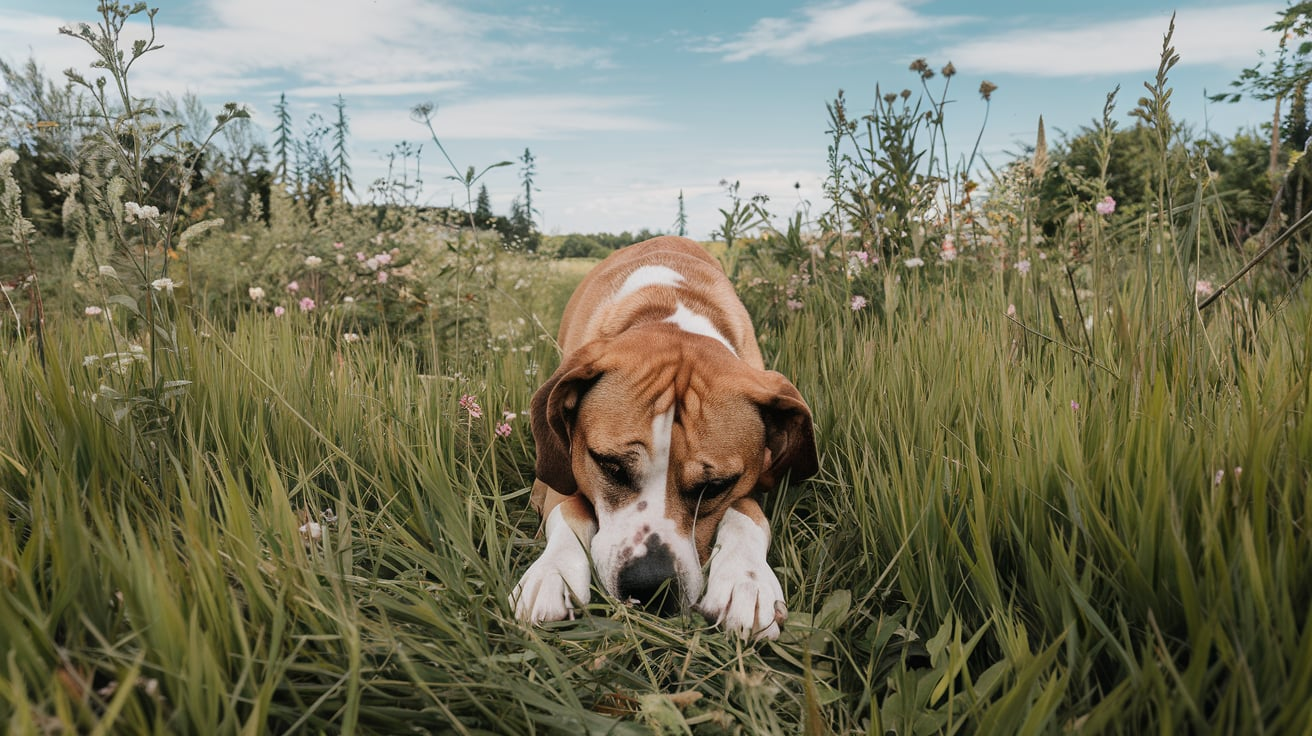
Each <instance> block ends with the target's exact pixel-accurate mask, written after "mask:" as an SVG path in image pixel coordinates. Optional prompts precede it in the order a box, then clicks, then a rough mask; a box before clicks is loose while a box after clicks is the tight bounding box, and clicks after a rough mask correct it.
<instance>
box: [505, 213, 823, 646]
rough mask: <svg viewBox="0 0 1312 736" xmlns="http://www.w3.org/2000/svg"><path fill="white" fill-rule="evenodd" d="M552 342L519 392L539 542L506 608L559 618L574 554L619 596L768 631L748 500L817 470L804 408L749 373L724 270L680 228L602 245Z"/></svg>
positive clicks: (771, 614) (768, 601)
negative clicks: (529, 439)
mask: <svg viewBox="0 0 1312 736" xmlns="http://www.w3.org/2000/svg"><path fill="white" fill-rule="evenodd" d="M560 346H561V348H562V350H563V352H564V357H563V360H562V362H561V365H560V368H559V369H557V370H556V372H555V373H554V374H553V375H552V376H551V378H550V379H548V380H547V382H546V383H545V384H543V385H542V387H541V388H539V389H538V391H537V392H536V393H535V394H534V395H533V402H532V423H533V438H534V440H535V441H536V443H537V468H536V475H537V479H536V480H535V481H534V483H533V493H532V503H533V506H534V507H535V508H537V510H538V511H539V512H540V513H541V514H542V517H543V520H544V521H543V524H544V529H545V533H546V538H547V546H546V550H545V551H544V552H543V553H542V556H541V557H539V558H538V560H537V561H536V562H534V563H533V565H532V566H531V567H529V569H528V571H527V572H525V573H524V576H523V577H522V578H521V579H520V581H519V584H518V585H516V586H515V589H514V592H513V593H512V594H511V596H510V601H511V605H512V606H513V607H514V609H515V614H516V616H518V617H519V618H520V619H521V620H523V621H525V622H528V623H532V624H537V623H541V622H543V621H557V620H561V619H565V618H572V617H573V616H574V606H575V605H576V604H577V605H583V604H585V603H587V602H588V599H589V597H590V592H589V584H590V582H591V569H590V566H589V551H590V552H591V560H592V563H593V564H594V565H595V567H596V571H597V576H598V578H599V579H600V580H601V583H602V585H603V586H604V587H605V589H606V590H607V591H608V592H609V593H610V594H612V595H614V596H615V597H616V598H618V599H620V600H622V601H637V602H639V603H641V604H643V605H644V606H646V607H647V608H649V609H655V610H658V611H660V612H662V613H668V612H670V611H671V610H673V609H677V608H679V607H681V606H695V607H696V608H697V610H699V611H701V612H702V613H703V614H704V615H705V616H706V617H707V618H709V619H711V620H713V621H715V622H717V623H718V624H720V625H722V626H723V627H724V628H725V629H726V630H728V631H730V632H735V633H738V634H741V635H743V636H744V637H749V638H769V639H773V638H775V637H777V636H778V635H779V625H780V624H781V623H782V622H783V620H784V618H785V617H786V616H787V607H786V606H785V604H784V597H783V589H782V588H781V587H780V585H779V580H778V578H777V577H775V574H774V571H773V570H771V569H770V565H769V564H768V563H767V562H766V550H767V548H768V547H769V544H770V532H769V528H768V527H767V523H766V518H765V515H764V514H763V513H762V512H761V507H760V505H759V503H758V502H757V498H758V496H759V494H761V493H763V492H765V491H768V490H771V489H772V488H774V487H775V485H776V484H777V483H778V482H779V481H780V479H782V478H783V477H784V476H785V475H790V476H791V478H792V479H793V480H794V481H797V480H800V479H802V478H806V477H808V476H810V475H812V474H814V473H815V472H816V469H817V460H816V452H815V440H814V436H813V432H812V425H811V410H810V409H809V408H808V407H807V405H806V402H804V401H803V400H802V396H801V394H799V393H798V391H797V389H796V388H795V387H794V386H793V384H791V383H789V382H788V380H787V379H786V378H784V377H783V375H781V374H779V373H776V372H774V371H767V370H765V367H764V365H763V363H762V360H761V351H760V348H759V347H757V344H756V336H755V335H754V333H753V330H752V322H751V319H750V318H749V317H748V315H747V311H746V310H745V309H744V308H743V305H742V303H741V302H740V301H739V300H738V297H737V296H736V295H735V294H734V291H733V287H732V285H731V284H730V283H729V279H728V278H727V277H726V276H725V274H724V271H723V269H721V268H720V266H719V264H718V263H717V262H716V261H715V259H714V258H712V257H711V256H710V255H709V254H707V253H706V251H705V250H703V249H702V247H701V246H700V245H698V244H697V243H695V242H693V241H691V240H687V239H684V238H675V237H661V238H654V239H652V240H648V241H645V242H642V243H638V244H637V245H632V246H629V247H628V248H624V249H622V250H620V251H617V252H615V253H613V254H612V255H611V256H610V257H609V258H607V259H606V260H604V261H602V262H601V263H600V264H599V265H598V266H597V267H596V268H595V269H594V270H593V271H592V272H591V273H589V274H588V276H587V277H586V278H584V279H583V282H582V283H581V284H580V285H579V287H578V290H577V291H575V292H574V295H573V297H572V298H571V299H570V301H569V304H568V305H567V306H566V308H565V314H564V317H563V318H562V320H561V325H560ZM708 563H709V565H710V567H709V571H708V572H707V573H706V576H705V579H703V574H702V568H703V566H704V565H706V564H708Z"/></svg>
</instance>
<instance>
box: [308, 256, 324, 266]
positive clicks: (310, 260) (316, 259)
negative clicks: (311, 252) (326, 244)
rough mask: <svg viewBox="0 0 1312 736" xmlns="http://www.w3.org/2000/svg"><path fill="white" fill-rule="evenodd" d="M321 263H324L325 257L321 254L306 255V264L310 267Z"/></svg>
mask: <svg viewBox="0 0 1312 736" xmlns="http://www.w3.org/2000/svg"><path fill="white" fill-rule="evenodd" d="M320 263H323V259H322V258H320V257H319V256H306V257H305V265H307V266H309V267H310V268H316V267H318V265H319V264H320Z"/></svg>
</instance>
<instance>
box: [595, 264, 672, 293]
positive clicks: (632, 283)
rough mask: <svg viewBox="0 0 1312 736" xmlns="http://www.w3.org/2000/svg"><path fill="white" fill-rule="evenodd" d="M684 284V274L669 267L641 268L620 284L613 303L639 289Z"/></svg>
mask: <svg viewBox="0 0 1312 736" xmlns="http://www.w3.org/2000/svg"><path fill="white" fill-rule="evenodd" d="M682 283H683V274H681V273H679V272H678V271H675V270H674V269H672V268H670V267H669V266H640V267H638V268H636V269H634V271H633V273H631V274H629V277H628V278H626V279H624V283H623V284H620V288H619V291H617V292H615V296H614V297H612V298H611V301H619V300H621V299H623V298H624V297H626V296H628V295H629V294H632V293H633V292H635V291H637V290H638V289H642V288H645V287H648V286H678V285H679V284H682Z"/></svg>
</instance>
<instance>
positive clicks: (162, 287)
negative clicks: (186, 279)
mask: <svg viewBox="0 0 1312 736" xmlns="http://www.w3.org/2000/svg"><path fill="white" fill-rule="evenodd" d="M177 285H178V284H177V283H176V282H174V281H173V279H171V278H168V277H167V276H166V277H164V278H162V279H155V280H154V281H152V282H150V288H152V289H154V290H155V291H164V292H168V293H169V294H172V293H173V287H175V286H177Z"/></svg>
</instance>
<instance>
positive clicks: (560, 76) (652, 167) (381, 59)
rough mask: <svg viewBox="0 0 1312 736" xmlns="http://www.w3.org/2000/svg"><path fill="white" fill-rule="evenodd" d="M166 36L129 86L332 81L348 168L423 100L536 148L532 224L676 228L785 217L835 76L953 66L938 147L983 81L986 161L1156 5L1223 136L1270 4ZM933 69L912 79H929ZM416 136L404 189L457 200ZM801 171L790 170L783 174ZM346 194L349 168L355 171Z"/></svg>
mask: <svg viewBox="0 0 1312 736" xmlns="http://www.w3.org/2000/svg"><path fill="white" fill-rule="evenodd" d="M151 5H152V6H158V7H160V12H159V15H158V16H157V18H156V20H157V25H158V27H159V40H160V41H161V42H162V43H163V44H164V45H165V48H164V49H163V50H161V51H158V52H155V53H153V54H150V55H148V56H146V57H144V58H143V59H141V61H140V62H139V65H138V66H137V67H134V74H135V75H136V76H135V77H134V78H135V80H136V84H137V91H138V92H139V93H141V94H151V93H158V92H171V93H173V94H174V95H180V94H182V93H183V92H186V91H191V92H195V93H196V94H199V95H200V96H201V97H202V98H203V99H204V100H205V101H206V102H207V103H209V104H210V105H211V107H212V109H217V108H218V106H219V105H220V104H221V103H223V102H225V101H228V100H235V101H239V102H244V103H246V104H248V105H249V106H250V107H251V108H252V110H253V111H254V113H255V117H256V119H257V121H258V122H259V123H260V124H261V125H262V126H264V127H265V128H269V127H271V118H272V115H273V112H272V108H273V104H274V102H275V101H276V100H277V99H278V95H279V94H280V93H283V92H285V93H286V94H287V97H288V101H289V102H290V105H291V112H292V115H293V118H294V123H295V124H296V125H297V126H298V127H299V126H301V125H303V124H304V122H305V121H306V118H307V117H308V116H309V115H310V114H311V113H314V112H318V113H320V114H325V115H327V114H329V113H330V111H331V106H332V103H333V102H334V101H335V99H336V97H337V95H338V94H339V93H340V94H342V95H343V96H344V97H345V98H346V103H347V112H348V115H349V116H350V118H351V127H352V130H353V141H352V142H353V145H354V149H353V151H352V165H353V167H354V169H355V177H356V180H357V183H358V184H360V185H363V184H366V183H367V182H368V181H370V180H372V179H374V178H375V177H377V176H379V175H380V174H381V173H382V171H383V166H384V163H383V160H384V156H385V155H386V154H387V153H388V152H389V151H391V150H392V148H393V146H394V145H395V144H396V143H398V142H400V141H410V142H412V143H415V144H419V143H427V138H428V134H427V131H426V130H425V129H424V128H423V127H422V126H420V125H419V124H417V123H415V122H414V121H413V120H411V118H410V116H409V109H410V108H411V107H412V106H413V105H414V104H416V103H419V102H424V101H432V102H435V103H436V104H437V105H438V108H437V113H436V116H435V118H434V122H435V125H436V127H437V131H438V134H439V135H440V136H441V138H442V142H443V144H444V145H445V146H446V148H447V150H448V151H449V152H450V153H451V155H452V157H453V158H454V159H455V161H456V163H457V164H458V165H460V166H461V167H464V166H466V165H476V166H479V167H481V166H484V165H486V164H490V163H492V162H495V161H498V160H502V159H511V158H515V157H517V156H518V155H519V154H520V153H522V151H523V150H524V148H525V147H528V148H530V149H532V151H533V152H534V154H535V156H536V157H537V168H538V177H537V183H538V187H539V188H540V191H539V192H538V193H537V194H536V195H535V206H536V207H537V208H538V209H539V210H540V211H541V215H540V217H539V224H540V226H541V227H542V228H543V229H544V230H545V231H546V232H571V231H585V232H589V231H603V230H605V231H619V230H636V229H638V228H641V227H648V228H651V229H653V230H666V231H668V230H670V229H671V228H672V226H673V222H674V219H675V214H676V206H677V205H676V197H677V196H678V193H679V191H680V190H682V191H683V192H684V193H685V197H686V201H687V211H688V215H689V220H690V235H692V236H694V237H702V238H704V237H706V236H707V235H708V234H709V233H710V232H711V230H712V229H713V228H714V227H715V225H716V222H717V219H718V217H719V215H718V213H717V212H716V209H717V208H718V207H721V206H723V205H724V204H725V201H726V200H725V197H724V194H723V190H722V187H721V186H720V185H719V182H720V180H722V179H727V180H730V181H733V180H740V181H741V182H742V192H743V193H744V194H752V193H756V192H761V193H765V194H768V195H770V196H771V198H772V199H771V209H772V210H773V211H774V212H776V213H777V214H782V215H786V214H789V213H790V212H791V211H792V209H793V208H794V207H795V206H796V205H797V204H798V202H799V200H801V199H805V200H809V201H810V202H812V203H813V205H814V206H815V207H816V208H817V209H818V208H821V207H823V206H824V203H823V197H822V195H821V182H822V181H823V178H824V171H825V146H826V144H827V138H826V136H825V128H826V125H827V115H826V112H825V103H826V101H829V100H832V99H833V97H834V95H835V94H836V92H837V91H838V90H839V89H843V90H845V91H846V95H847V99H848V102H849V105H850V107H851V108H853V109H854V110H857V111H859V112H864V111H866V110H868V109H869V107H870V106H871V105H872V104H873V101H874V99H875V85H876V83H879V84H880V85H882V88H883V90H884V91H900V90H901V89H903V88H904V87H909V88H912V89H913V90H915V89H917V88H918V85H919V80H918V78H917V77H916V76H915V75H914V74H912V73H911V72H909V71H907V67H908V65H909V64H910V63H911V61H913V60H914V59H916V58H918V57H924V58H926V59H927V60H928V61H929V62H930V64H931V65H932V66H933V67H934V68H936V69H938V68H940V67H942V66H943V65H944V64H945V63H946V62H948V61H951V62H953V64H954V65H955V66H956V68H957V70H958V74H957V76H956V77H955V78H954V79H953V80H952V87H951V89H950V94H949V98H950V99H951V100H954V102H953V103H952V105H951V106H950V107H949V108H948V132H949V145H950V154H951V155H952V157H953V158H956V157H957V156H960V155H964V154H966V153H968V152H969V149H970V147H971V145H972V144H973V142H974V139H975V136H976V134H977V133H978V131H979V125H980V121H981V119H982V115H983V113H984V105H983V103H982V102H981V101H980V99H979V96H978V94H977V91H976V90H977V88H978V86H979V83H980V81H982V80H985V79H987V80H990V81H992V82H993V83H995V84H997V85H998V91H997V92H996V93H994V96H993V103H992V110H991V112H990V118H989V123H988V126H987V128H986V129H985V131H984V139H983V145H982V150H983V152H984V153H985V154H987V155H988V157H989V158H990V160H991V161H993V162H994V163H1000V162H1002V161H1004V160H1005V157H1006V154H1007V153H1008V152H1010V151H1016V150H1019V148H1020V147H1021V145H1023V144H1025V143H1030V142H1032V141H1033V139H1034V133H1035V128H1036V124H1037V121H1038V117H1039V115H1043V116H1044V120H1045V123H1046V125H1047V129H1048V136H1049V140H1053V139H1054V138H1056V137H1058V136H1059V135H1060V133H1061V132H1062V131H1074V130H1077V129H1078V128H1079V127H1080V126H1081V125H1085V124H1087V123H1089V122H1090V121H1091V120H1092V119H1093V118H1095V117H1096V116H1098V115H1099V114H1100V113H1101V109H1102V105H1103V102H1104V99H1105V97H1106V94H1107V93H1108V92H1109V91H1111V90H1112V89H1113V88H1114V87H1115V86H1116V85H1118V84H1119V85H1120V86H1121V94H1120V98H1119V100H1120V103H1119V106H1118V112H1117V116H1118V118H1119V119H1120V120H1121V121H1122V123H1123V124H1124V125H1129V124H1130V121H1129V119H1128V116H1127V114H1128V112H1129V110H1130V109H1132V108H1133V107H1134V104H1135V101H1136V100H1137V99H1138V98H1139V96H1140V95H1141V94H1142V93H1143V88H1142V83H1143V81H1144V80H1147V79H1150V78H1151V77H1152V76H1153V74H1154V73H1155V71H1156V68H1157V63H1158V55H1159V52H1160V48H1161V38H1162V34H1163V33H1164V32H1165V30H1166V28H1167V23H1168V20H1169V18H1170V14H1171V12H1172V11H1173V10H1174V11H1177V12H1178V18H1177V21H1176V25H1177V30H1176V39H1175V45H1176V48H1177V50H1178V51H1179V53H1180V55H1181V63H1180V65H1179V66H1178V67H1176V69H1175V71H1174V72H1173V74H1172V81H1173V83H1174V87H1175V95H1174V97H1173V105H1174V109H1175V112H1176V115H1177V117H1178V118H1182V119H1184V120H1186V121H1187V122H1189V123H1191V124H1192V125H1193V126H1194V127H1195V128H1196V129H1199V130H1201V129H1202V128H1204V127H1207V128H1209V129H1211V130H1215V131H1218V132H1221V133H1224V134H1227V135H1228V134H1230V133H1233V132H1234V131H1235V130H1237V129H1239V128H1246V127H1256V126H1257V125H1259V124H1260V123H1261V122H1263V121H1266V120H1269V119H1270V110H1269V109H1268V106H1267V105H1266V104H1264V103H1256V102H1244V103H1241V104H1237V105H1229V104H1214V103H1207V102H1206V101H1205V92H1218V91H1222V90H1224V89H1225V88H1226V87H1227V85H1228V83H1229V82H1230V80H1232V79H1234V78H1235V77H1236V76H1237V75H1238V72H1239V71H1240V70H1241V69H1242V68H1243V67H1245V66H1251V65H1252V64H1254V63H1256V62H1257V61H1258V59H1259V57H1258V52H1259V50H1262V49H1272V48H1273V47H1274V45H1275V41H1276V38H1275V36H1274V34H1272V33H1270V32H1269V31H1264V30H1263V28H1264V27H1265V26H1267V25H1269V24H1270V23H1271V22H1272V21H1274V20H1275V18H1276V13H1277V12H1278V11H1279V10H1280V9H1281V8H1283V7H1284V3H1283V2H1253V3H1221V2H1211V1H1209V0H1181V1H1180V2H1176V3H1167V2H1158V1H1157V0H1136V1H1130V0H1104V1H1103V2H1100V3H1074V2H1061V1H1060V0H1056V1H1054V0H997V1H995V2H991V3H981V2H978V1H975V2H970V1H967V0H937V1H936V0H829V1H824V2H783V1H780V0H757V1H756V2H751V3H737V2H709V1H707V0H701V1H700V2H681V1H678V0H670V1H669V2H662V3H648V2H621V1H619V0H610V1H596V2H572V1H571V2H563V1H562V2H554V3H553V2H551V1H550V0H545V1H544V0H481V1H480V2H472V1H470V2H457V1H455V0H450V1H448V0H162V1H160V2H157V3H151ZM95 6H96V3H95V1H94V0H77V1H76V2H74V1H73V0H0V55H2V56H3V57H4V58H6V59H8V60H9V61H23V60H25V59H26V57H27V56H28V55H29V53H30V54H32V55H34V56H35V57H36V59H37V60H38V62H40V63H41V64H42V65H43V66H44V67H45V68H46V70H47V71H48V72H50V73H52V74H56V73H58V72H59V71H60V70H62V69H64V68H67V67H76V68H78V69H79V70H82V71H84V72H88V71H90V70H89V69H88V68H87V65H88V64H89V62H90V60H91V56H90V51H89V50H88V49H87V48H86V47H85V45H83V44H81V43H80V42H78V41H76V40H74V39H71V38H68V37H66V36H61V35H59V34H58V33H57V29H58V28H59V26H61V25H63V24H65V23H69V22H75V21H88V22H91V21H94V20H95ZM940 83H941V80H940V79H935V80H933V81H932V82H931V88H932V89H934V90H937V89H938V88H939V87H938V85H939V84H940ZM441 163H443V162H442V161H441V159H440V157H439V156H438V155H437V152H436V151H434V150H433V146H432V145H431V143H429V144H427V145H425V147H424V174H425V179H426V180H427V182H428V184H427V187H426V191H425V199H426V200H427V201H429V202H431V203H433V204H448V203H450V202H451V201H452V199H453V198H457V197H463V195H462V194H458V193H457V191H456V188H455V185H454V184H453V183H451V182H447V181H445V180H442V179H441V177H442V176H443V175H445V174H447V173H449V171H447V170H446V169H444V168H443V167H442V166H439V164H441ZM486 183H487V184H488V188H489V190H490V191H491V193H492V196H493V204H494V208H495V209H497V210H498V211H504V210H505V209H506V208H507V207H508V205H509V203H510V200H511V198H512V197H513V196H514V195H515V194H516V193H517V186H518V181H517V177H516V174H515V169H512V168H504V169H499V170H496V171H493V172H492V173H490V174H489V175H488V178H487V179H486ZM794 184H800V188H794ZM360 188H361V189H363V186H361V187H360Z"/></svg>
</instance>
